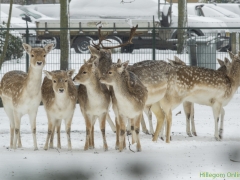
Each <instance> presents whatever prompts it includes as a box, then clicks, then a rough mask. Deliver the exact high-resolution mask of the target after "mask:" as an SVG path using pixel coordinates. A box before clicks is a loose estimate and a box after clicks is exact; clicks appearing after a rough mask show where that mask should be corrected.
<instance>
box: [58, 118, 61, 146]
mask: <svg viewBox="0 0 240 180" xmlns="http://www.w3.org/2000/svg"><path fill="white" fill-rule="evenodd" d="M61 124H62V120H59V122H58V124H57V148H59V149H61V147H62V146H61Z"/></svg>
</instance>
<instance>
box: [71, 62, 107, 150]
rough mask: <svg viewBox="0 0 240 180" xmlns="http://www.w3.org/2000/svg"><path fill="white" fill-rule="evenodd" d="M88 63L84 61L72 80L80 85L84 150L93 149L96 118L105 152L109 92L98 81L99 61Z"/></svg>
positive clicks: (79, 97)
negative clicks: (84, 132)
mask: <svg viewBox="0 0 240 180" xmlns="http://www.w3.org/2000/svg"><path fill="white" fill-rule="evenodd" d="M90 62H91V61H89V62H87V61H85V62H84V64H83V65H82V66H81V68H80V70H79V72H78V74H77V75H76V76H75V77H74V78H73V81H74V82H75V83H78V84H80V85H79V88H78V100H79V104H80V109H81V112H82V114H83V116H84V119H85V124H86V141H85V146H84V150H88V149H92V148H94V124H95V121H96V118H98V119H99V124H100V129H101V132H102V137H103V149H104V150H105V151H107V150H108V146H107V141H106V135H105V123H106V118H107V115H108V110H109V106H110V92H109V90H108V89H107V86H106V85H105V84H101V83H100V81H99V78H100V74H99V69H98V63H99V59H98V58H96V59H94V61H92V62H91V63H90Z"/></svg>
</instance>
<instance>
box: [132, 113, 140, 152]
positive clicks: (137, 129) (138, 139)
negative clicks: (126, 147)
mask: <svg viewBox="0 0 240 180" xmlns="http://www.w3.org/2000/svg"><path fill="white" fill-rule="evenodd" d="M141 117H142V114H141V115H139V116H138V117H137V118H136V119H134V126H135V133H134V134H135V137H136V142H137V152H140V151H141V150H142V148H141V143H140V137H139V130H140V121H141Z"/></svg>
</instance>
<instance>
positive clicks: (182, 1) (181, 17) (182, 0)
mask: <svg viewBox="0 0 240 180" xmlns="http://www.w3.org/2000/svg"><path fill="white" fill-rule="evenodd" d="M186 8H187V7H186V0H179V1H178V28H179V29H178V31H177V38H178V46H177V53H178V54H181V53H182V52H183V49H184V39H185V38H184V36H185V29H183V28H184V27H186Z"/></svg>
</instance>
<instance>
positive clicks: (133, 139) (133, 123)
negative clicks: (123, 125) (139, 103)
mask: <svg viewBox="0 0 240 180" xmlns="http://www.w3.org/2000/svg"><path fill="white" fill-rule="evenodd" d="M130 121H131V133H132V144H134V143H135V142H136V134H135V130H134V129H135V128H134V125H135V122H134V119H130Z"/></svg>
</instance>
